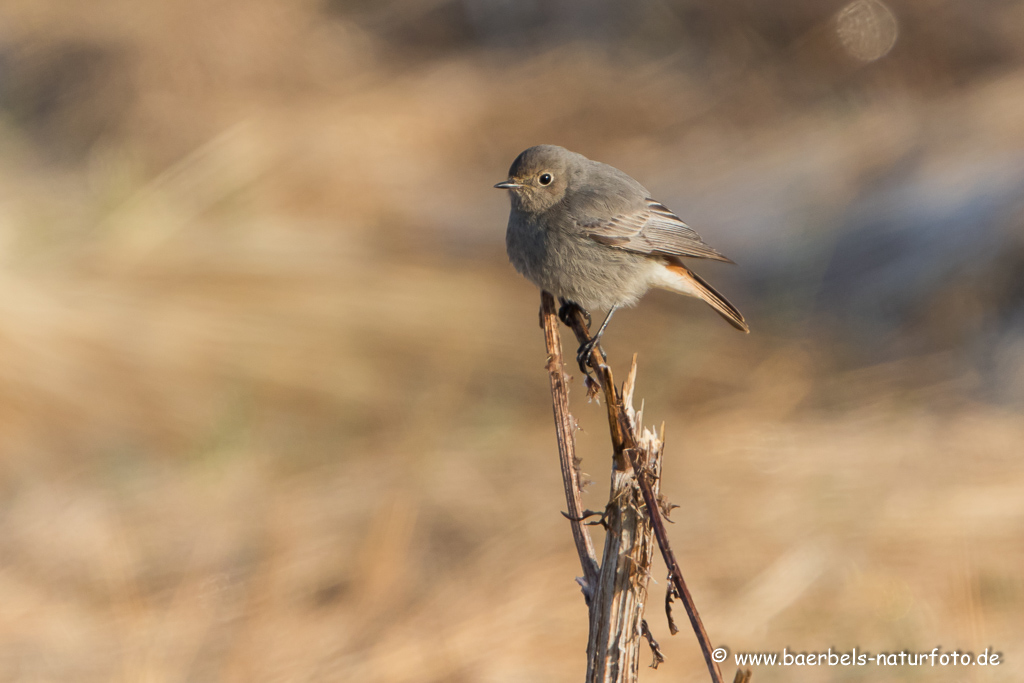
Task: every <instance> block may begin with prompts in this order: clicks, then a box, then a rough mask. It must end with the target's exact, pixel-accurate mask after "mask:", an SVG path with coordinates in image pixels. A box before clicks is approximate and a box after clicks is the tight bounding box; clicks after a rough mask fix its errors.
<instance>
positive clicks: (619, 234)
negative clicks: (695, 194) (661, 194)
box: [582, 198, 732, 263]
mask: <svg viewBox="0 0 1024 683" xmlns="http://www.w3.org/2000/svg"><path fill="white" fill-rule="evenodd" d="M582 227H584V228H585V229H586V230H587V234H588V235H589V236H590V238H591V239H593V240H595V241H597V242H600V243H601V244H607V245H609V246H612V247H618V248H619V249H625V250H626V251H633V252H637V253H641V254H660V255H664V256H691V257H694V258H706V259H714V260H716V261H726V262H728V263H732V261H731V260H730V259H728V258H726V257H725V256H722V255H721V254H719V253H718V252H717V251H715V250H714V249H712V248H711V247H709V246H708V245H707V244H705V243H704V240H702V239H701V238H700V235H698V234H697V231H696V230H694V229H693V228H691V227H690V226H688V225H687V224H686V223H684V222H683V221H682V219H680V218H679V216H677V215H675V214H674V213H672V212H671V211H670V210H669V209H668V208H667V207H666V206H665V205H664V204H661V203H660V202H657V201H655V200H653V199H650V198H647V199H646V200H645V201H644V206H643V207H641V208H640V209H639V210H635V211H631V212H627V213H622V214H618V215H616V216H615V217H613V218H610V219H607V220H595V221H592V222H591V221H588V222H586V223H582Z"/></svg>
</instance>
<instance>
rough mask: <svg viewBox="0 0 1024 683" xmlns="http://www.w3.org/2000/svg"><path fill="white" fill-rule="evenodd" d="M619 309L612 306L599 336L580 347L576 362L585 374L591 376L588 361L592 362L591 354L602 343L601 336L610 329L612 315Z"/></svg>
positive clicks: (599, 331) (598, 331) (596, 335)
mask: <svg viewBox="0 0 1024 683" xmlns="http://www.w3.org/2000/svg"><path fill="white" fill-rule="evenodd" d="M617 308H618V306H612V307H611V308H610V309H609V310H608V315H607V316H605V319H604V322H603V323H601V327H600V328H599V329H598V330H597V334H595V335H594V336H593V338H592V339H591V340H590V341H588V342H587V343H585V344H583V345H582V346H580V350H579V351H577V352H576V362H577V363H579V365H580V370H582V371H583V372H584V373H585V374H589V373H588V372H587V361H588V360H590V354H591V352H593V350H594V347H596V346H598V345H599V344H600V343H601V335H603V334H604V330H605V328H606V327H608V322H609V321H610V320H611V319H612V315H614V314H615V310H616V309H617Z"/></svg>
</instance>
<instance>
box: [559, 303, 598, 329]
mask: <svg viewBox="0 0 1024 683" xmlns="http://www.w3.org/2000/svg"><path fill="white" fill-rule="evenodd" d="M558 301H559V302H560V303H561V304H562V305H561V307H559V309H558V319H559V320H561V321H562V322H563V323H565V326H566V327H572V315H573V313H575V312H576V311H579V312H580V313H582V314H583V317H584V318H585V319H586V321H587V329H588V330H589V329H590V323H591V322H592V321H591V319H590V313H589V312H588V311H587V309H585V308H583V307H582V306H580V305H579V304H578V303H576V302H575V301H568V300H566V299H563V298H561V297H559V298H558Z"/></svg>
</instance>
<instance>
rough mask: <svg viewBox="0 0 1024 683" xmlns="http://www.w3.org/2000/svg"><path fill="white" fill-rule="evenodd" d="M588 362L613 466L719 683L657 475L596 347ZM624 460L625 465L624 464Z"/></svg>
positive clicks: (582, 327) (577, 327)
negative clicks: (602, 405) (631, 485)
mask: <svg viewBox="0 0 1024 683" xmlns="http://www.w3.org/2000/svg"><path fill="white" fill-rule="evenodd" d="M569 321H570V322H571V323H572V330H573V332H574V333H575V335H576V339H577V341H578V342H579V343H580V344H584V343H586V342H588V341H590V333H589V331H588V329H587V325H586V322H585V320H584V316H583V312H582V311H581V310H575V311H573V312H572V313H571V314H570V315H569ZM589 360H590V367H591V368H592V369H593V371H594V373H595V374H596V375H597V376H598V377H599V378H600V380H601V387H602V389H603V390H604V394H605V402H606V405H607V409H608V423H609V426H610V428H611V436H612V445H613V446H614V448H615V466H616V468H618V467H624V466H627V465H628V466H631V467H632V468H633V469H634V470H635V471H636V473H637V476H636V480H637V483H638V484H639V486H640V491H641V493H642V495H643V499H644V503H645V504H646V507H647V511H648V514H649V517H650V521H651V524H652V525H653V528H654V535H655V537H656V538H657V539H658V547H659V548H660V549H661V555H662V557H663V558H664V560H665V564H666V565H667V566H668V569H669V576H670V578H671V580H672V583H673V585H674V586H675V589H676V593H677V594H678V595H679V597H680V598H681V599H682V601H683V606H684V607H685V608H686V614H687V616H688V617H689V618H690V625H691V626H692V627H693V632H694V634H695V635H696V636H697V641H698V642H699V643H700V648H701V651H702V652H703V654H704V660H705V662H706V663H707V666H708V672H709V673H710V674H711V680H712V681H713V683H723V679H722V672H721V670H720V669H719V668H718V664H717V663H716V662H715V661H714V659H712V657H711V652H712V649H713V648H712V646H711V639H710V638H708V634H707V631H705V630H704V624H703V623H702V622H701V619H700V614H699V613H698V612H697V606H696V605H695V604H694V602H693V597H692V596H691V595H690V591H689V589H687V587H686V582H685V581H684V580H683V573H682V570H680V568H679V563H678V562H677V561H676V557H675V553H673V552H672V548H671V546H670V545H669V541H668V534H667V532H666V530H665V522H664V520H663V519H662V515H661V509H660V506H659V505H658V498H657V494H656V491H655V490H654V483H655V482H656V476H657V474H658V473H657V472H651V471H649V469H648V468H645V464H646V463H644V462H642V461H640V460H639V459H638V458H637V457H636V454H637V444H636V442H635V441H634V440H633V435H632V434H631V433H630V432H629V430H624V429H623V423H624V422H625V421H626V420H627V416H626V412H625V410H624V409H623V402H622V401H621V397H620V396H619V395H618V394H617V392H616V391H615V384H614V382H613V380H612V374H611V369H610V368H609V367H608V365H607V363H606V360H605V356H604V353H603V352H602V350H601V348H600V345H598V346H595V347H594V350H593V352H592V353H591V354H590V359H589ZM635 362H636V359H635V357H634V365H633V367H634V370H633V372H635V367H636V363H635ZM623 393H625V392H623ZM631 393H632V386H631V383H630V394H631ZM627 458H628V462H627V461H626V459H627Z"/></svg>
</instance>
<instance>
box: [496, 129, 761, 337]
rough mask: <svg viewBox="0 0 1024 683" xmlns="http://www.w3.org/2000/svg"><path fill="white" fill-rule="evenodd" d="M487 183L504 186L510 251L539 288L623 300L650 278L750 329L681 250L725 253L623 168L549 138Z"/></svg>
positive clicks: (572, 297) (614, 303)
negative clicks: (509, 205)
mask: <svg viewBox="0 0 1024 683" xmlns="http://www.w3.org/2000/svg"><path fill="white" fill-rule="evenodd" d="M495 187H498V188H502V189H507V190H509V194H510V196H511V200H512V210H511V213H510V214H509V221H508V230H507V231H506V233H505V243H506V247H507V249H508V256H509V260H510V261H511V262H512V265H513V266H515V268H516V270H518V271H519V272H520V273H522V274H523V275H524V276H525V277H526V278H527V279H529V280H531V281H532V282H533V283H534V284H536V285H537V286H538V287H540V288H541V289H544V290H547V291H549V292H551V293H552V294H554V295H556V296H558V297H561V298H562V299H565V300H566V301H571V302H574V303H576V304H578V305H580V306H582V307H584V308H587V309H591V308H602V309H607V310H610V311H613V310H614V309H615V308H618V307H620V306H629V305H632V304H634V303H636V301H637V300H638V299H639V298H640V297H641V296H643V294H644V293H645V292H646V291H647V290H648V289H650V288H651V287H660V288H663V289H669V290H671V291H675V292H678V293H680V294H686V295H689V296H694V297H698V298H700V299H703V300H704V301H705V302H707V303H708V304H709V305H711V306H712V307H713V308H714V309H715V310H716V311H717V312H718V313H719V314H721V315H722V317H723V318H725V319H726V320H727V321H728V322H729V323H730V324H732V325H733V326H734V327H736V328H737V329H740V330H743V331H744V332H747V331H749V328H748V327H747V325H746V322H745V321H744V319H743V316H742V315H741V314H740V312H739V311H738V310H736V308H735V307H734V306H733V305H732V304H730V303H729V302H728V301H727V300H726V299H725V297H723V296H722V295H721V294H719V293H718V292H716V291H715V290H714V289H713V288H712V287H711V286H710V285H708V284H707V283H706V282H705V281H704V280H703V279H701V278H700V277H698V276H697V275H696V274H695V273H693V272H691V271H690V270H689V269H688V268H687V267H686V266H685V265H683V262H682V260H681V257H691V258H704V259H714V260H717V261H727V262H730V263H731V261H729V259H727V258H726V257H725V256H722V255H721V254H720V253H718V252H717V251H715V250H714V249H712V248H711V247H709V246H708V245H707V244H705V243H704V241H703V240H702V239H701V237H700V235H698V234H697V232H696V231H695V230H693V228H691V227H689V226H688V225H686V223H684V222H683V221H682V220H681V219H680V218H679V217H678V216H676V215H675V214H674V213H672V211H670V210H669V209H668V208H667V207H665V206H664V205H663V204H661V203H660V202H657V201H655V200H654V199H652V198H651V196H650V192H648V191H647V189H646V188H645V187H644V186H643V185H641V184H640V183H638V182H637V181H636V180H634V179H633V178H631V177H629V176H628V175H626V174H625V173H623V172H622V171H620V170H618V169H617V168H614V167H612V166H609V165H608V164H602V163H600V162H597V161H592V160H590V159H588V158H586V157H585V156H583V155H582V154H577V153H575V152H570V151H569V150H567V149H564V148H562V147H556V146H554V145H538V146H536V147H531V148H529V149H527V150H526V151H524V152H523V153H522V154H520V155H519V157H518V158H516V160H515V161H514V162H513V163H512V167H511V168H510V169H509V179H508V180H507V181H505V182H502V183H498V184H497V185H495Z"/></svg>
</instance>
